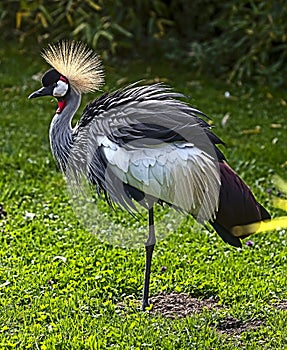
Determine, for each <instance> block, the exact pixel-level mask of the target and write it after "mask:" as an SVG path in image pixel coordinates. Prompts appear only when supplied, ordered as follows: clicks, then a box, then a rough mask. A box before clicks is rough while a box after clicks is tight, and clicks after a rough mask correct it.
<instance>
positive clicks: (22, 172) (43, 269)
mask: <svg viewBox="0 0 287 350" xmlns="http://www.w3.org/2000/svg"><path fill="white" fill-rule="evenodd" d="M39 50H40V47H35V48H34V50H33V52H31V51H30V50H29V51H27V52H25V51H21V50H20V49H19V48H18V47H17V44H14V45H13V43H12V44H11V43H10V44H6V43H3V42H2V43H1V46H0V63H1V70H0V84H1V86H0V87H1V91H2V94H1V101H0V108H1V117H0V126H1V138H0V149H1V157H0V172H1V173H0V174H1V176H0V203H1V204H2V205H3V207H4V209H5V211H6V212H7V218H6V219H5V220H4V219H3V218H2V220H0V240H1V244H0V349H49V350H50V349H69V350H71V349H75V350H76V349H77V350H78V349H109V348H112V349H170V350H172V349H184V350H186V349H197V350H198V349H220V350H221V349H285V348H286V349H287V326H286V322H287V311H285V309H287V307H286V305H287V303H286V304H285V303H284V300H285V299H287V296H286V293H287V283H286V266H287V261H286V256H287V240H286V238H287V233H286V231H285V230H280V231H279V230H278V231H275V232H269V233H266V234H260V235H255V236H253V237H251V239H252V241H253V242H254V244H253V245H246V244H245V243H243V248H242V249H235V248H232V247H230V246H228V245H226V244H225V243H224V242H223V241H222V240H221V239H220V238H219V237H218V236H217V235H216V234H215V233H213V232H211V233H210V232H208V231H207V230H206V229H205V228H203V227H201V228H200V229H199V227H198V225H194V221H193V220H192V218H184V219H183V223H182V225H180V227H179V228H178V229H177V230H176V232H174V233H172V234H169V235H167V236H166V237H165V239H163V240H160V241H159V242H158V244H157V245H156V249H155V253H154V258H153V265H152V277H151V295H152V296H155V295H157V294H158V293H160V292H165V293H170V292H177V293H187V294H189V295H190V296H191V297H194V298H197V299H200V300H205V301H206V299H208V300H209V301H210V302H212V303H213V305H214V307H211V308H208V307H204V308H203V309H202V310H199V311H200V312H197V313H191V314H190V315H188V316H187V317H184V318H177V317H175V318H170V317H166V316H165V315H163V314H162V313H160V312H159V313H158V314H153V313H148V312H145V313H143V312H141V311H139V308H138V307H139V303H138V301H139V300H140V298H141V295H142V285H143V272H144V262H145V261H144V248H143V247H142V248H134V249H132V248H127V249H125V248H122V247H116V246H113V245H111V244H109V243H108V242H101V240H100V239H99V237H98V236H97V235H93V234H91V233H90V232H88V230H86V229H85V227H84V226H82V225H81V224H80V223H79V221H78V219H77V217H76V216H75V214H74V212H73V209H72V207H71V205H70V203H69V196H68V193H67V189H66V185H65V180H64V179H63V177H62V175H61V174H60V173H59V172H58V170H57V169H56V165H55V163H54V160H53V159H52V156H51V153H50V149H49V140H48V128H49V123H50V120H51V118H52V116H53V113H54V111H55V108H56V103H55V101H53V100H52V99H49V98H43V99H37V100H33V101H29V100H28V99H27V96H28V95H29V94H30V93H31V92H33V91H34V90H35V89H38V88H39V87H40V83H39V81H37V77H38V78H39V77H40V75H39V73H43V72H44V71H45V70H46V68H47V66H46V65H45V63H44V62H43V60H42V59H41V57H40V55H39ZM105 70H106V82H107V83H106V85H105V87H104V88H103V89H104V90H113V89H115V88H118V87H119V86H122V85H123V84H127V83H129V82H134V81H136V80H139V79H142V78H144V79H146V80H147V81H154V80H164V81H167V83H168V84H170V85H172V86H173V87H174V88H176V90H178V91H180V92H183V93H185V94H186V95H188V96H189V102H190V103H191V104H192V105H194V106H195V107H197V108H199V109H201V110H203V111H204V112H205V113H206V114H208V115H209V116H211V118H212V122H213V125H214V126H215V132H216V134H217V135H218V136H220V137H221V138H223V140H224V141H225V142H226V147H225V149H224V153H225V155H226V157H227V159H228V161H229V164H230V165H231V166H232V167H233V168H234V169H235V170H236V171H237V172H238V173H239V174H240V175H241V176H242V177H243V179H244V180H245V181H246V182H247V183H248V185H249V186H250V187H251V189H252V190H253V192H254V193H255V195H256V197H257V198H258V200H259V201H260V202H261V203H262V204H263V205H265V206H266V208H267V209H269V210H270V212H271V213H272V216H273V217H274V216H280V215H282V214H283V213H282V212H280V211H279V210H276V209H273V208H272V205H271V201H270V190H272V192H273V193H274V194H275V195H276V189H274V186H273V184H272V176H273V175H274V174H279V175H281V176H283V177H285V179H286V160H287V152H286V135H287V134H286V128H287V127H286V115H287V105H286V101H287V100H285V97H286V96H285V94H284V93H285V91H283V89H282V90H275V89H272V88H269V87H268V86H241V87H237V86H230V85H225V84H223V83H220V82H217V81H214V80H208V79H205V78H201V77H198V76H196V75H195V74H193V73H192V72H190V71H189V69H188V67H178V66H173V65H172V64H171V63H169V62H166V61H165V62H161V61H160V60H159V61H154V62H151V61H150V60H148V63H146V62H145V60H144V59H142V60H135V61H133V62H129V61H125V60H123V61H122V60H119V61H118V62H114V63H112V64H111V63H109V62H105ZM226 91H229V93H230V97H229V98H226V97H225V92H226ZM92 98H94V96H92V95H89V96H85V97H84V100H83V103H82V107H81V109H82V108H83V106H84V105H85V102H87V101H88V100H91V99H92ZM227 115H228V116H229V117H227ZM224 117H225V119H224V120H227V122H226V123H225V125H222V124H224V123H222V120H223V118H224ZM102 210H104V211H105V210H106V213H107V215H111V217H112V218H114V219H116V218H117V219H118V221H120V222H121V221H122V222H125V224H126V225H128V226H130V228H131V229H133V227H134V222H133V220H132V219H130V218H129V216H128V215H127V214H126V213H123V212H120V211H119V212H112V211H111V210H110V209H109V208H108V207H105V206H104V205H103V209H102ZM158 215H160V213H159V214H158ZM141 225H142V226H143V225H146V222H145V221H144V220H143V219H142V221H141ZM163 229H164V227H161V228H160V230H163ZM163 266H166V269H163V268H162V267H163Z"/></svg>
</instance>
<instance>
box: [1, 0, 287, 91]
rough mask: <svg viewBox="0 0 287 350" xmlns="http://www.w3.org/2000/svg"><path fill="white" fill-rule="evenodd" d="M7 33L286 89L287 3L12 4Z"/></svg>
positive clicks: (65, 0)
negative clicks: (74, 42)
mask: <svg viewBox="0 0 287 350" xmlns="http://www.w3.org/2000/svg"><path fill="white" fill-rule="evenodd" d="M0 29H1V35H2V38H4V39H5V40H7V39H9V40H10V39H11V38H15V37H17V38H18V40H20V42H21V43H23V45H28V43H30V44H33V43H35V42H37V43H43V45H44V44H45V43H46V42H51V41H55V40H58V39H61V38H71V37H72V38H75V39H80V40H83V41H85V42H87V43H88V44H89V45H90V46H92V47H93V48H94V49H96V50H98V52H100V53H101V55H102V56H103V57H104V58H105V57H108V58H109V59H111V57H115V55H116V56H117V57H119V56H123V55H125V56H129V57H133V56H139V55H141V54H143V53H144V55H145V57H146V56H147V55H150V56H153V55H157V56H158V54H159V53H160V54H161V55H163V56H164V57H165V58H168V59H170V60H171V61H173V62H175V63H176V62H180V63H181V64H187V65H189V67H191V68H194V69H195V70H197V71H198V72H200V73H202V72H204V74H209V75H211V76H216V77H220V78H222V79H224V80H226V81H232V82H236V83H239V84H240V83H242V82H246V81H251V80H252V81H256V82H257V83H260V84H266V83H267V84H272V85H277V86H278V85H282V84H284V83H285V75H286V70H287V65H286V53H287V51H286V48H287V45H286V44H287V6H286V1H285V0H278V1H270V0H263V1H260V0H259V1H258V0H254V1H251V0H228V1H223V2H222V1H216V0H209V1H207V0H194V1H186V0H167V1H163V0H154V1H151V0H125V1H124V0H49V1H47V0H21V1H19V0H18V1H16V0H4V1H1V3H0Z"/></svg>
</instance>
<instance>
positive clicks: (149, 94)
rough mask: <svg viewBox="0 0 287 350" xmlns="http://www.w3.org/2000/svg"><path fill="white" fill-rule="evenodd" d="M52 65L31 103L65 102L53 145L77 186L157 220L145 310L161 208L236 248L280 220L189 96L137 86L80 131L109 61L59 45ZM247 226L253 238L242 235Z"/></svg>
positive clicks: (111, 98) (110, 100) (50, 54)
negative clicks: (81, 183) (82, 183)
mask: <svg viewBox="0 0 287 350" xmlns="http://www.w3.org/2000/svg"><path fill="white" fill-rule="evenodd" d="M42 55H43V57H44V59H45V60H46V61H47V62H48V63H49V64H50V65H51V66H52V67H53V68H51V69H50V70H48V71H47V72H46V73H45V74H44V76H43V77H42V85H43V87H42V88H41V89H39V90H37V91H35V92H34V93H32V94H31V95H30V96H29V98H35V97H41V96H47V95H48V96H54V97H55V98H56V99H57V100H58V109H57V110H56V113H55V115H54V117H53V119H52V122H51V126H50V144H51V149H52V152H53V156H54V158H55V159H56V161H57V163H58V165H59V168H60V169H61V171H63V172H64V173H65V174H67V172H69V171H70V172H71V171H72V172H73V173H74V174H76V175H75V176H77V174H79V176H81V175H80V174H82V173H83V172H84V174H85V176H86V177H87V179H88V181H89V182H90V183H91V184H92V186H94V187H95V190H96V191H97V193H98V194H99V195H103V196H104V198H105V199H106V200H107V201H108V202H109V204H111V205H113V204H114V203H116V204H117V205H118V206H119V207H121V208H123V209H126V210H128V211H129V212H130V213H134V211H135V210H136V206H135V203H136V202H138V203H140V204H141V205H142V206H144V207H145V208H146V209H147V210H148V214H149V222H148V226H149V233H148V239H147V241H146V243H145V248H146V269H145V282H144V290H143V304H142V308H143V309H145V308H146V307H147V306H148V305H149V301H148V296H149V281H150V268H151V260H152V253H153V249H154V245H155V243H156V238H155V232H154V217H153V208H154V205H155V204H156V203H160V204H162V203H167V204H168V205H170V206H173V207H174V208H175V209H176V210H179V211H180V212H185V213H188V214H191V215H193V216H194V217H195V218H196V220H197V221H198V222H200V223H202V224H206V223H210V224H211V226H212V227H213V228H214V230H215V231H216V232H217V233H218V234H219V236H220V237H221V238H222V239H223V241H225V242H227V243H229V244H230V245H232V246H235V247H241V242H240V239H242V238H245V237H246V236H248V235H250V234H252V233H254V230H255V228H254V227H256V225H255V226H254V225H250V226H244V225H248V224H251V223H257V222H258V225H260V222H261V221H262V220H266V219H269V218H270V215H269V214H268V212H267V211H266V210H265V209H264V208H263V207H262V206H261V205H260V204H259V203H258V202H257V201H256V200H255V198H254V196H253V194H252V193H251V191H250V190H249V188H248V187H247V186H246V185H245V183H244V182H243V181H242V180H241V179H240V177H239V176H238V175H237V174H236V173H235V172H234V171H233V170H232V169H231V168H230V167H229V166H228V165H227V163H226V161H225V158H224V156H223V154H222V153H221V151H220V150H219V149H218V147H217V144H222V141H221V140H220V139H219V138H218V137H217V136H215V135H214V134H213V133H212V132H211V129H210V126H209V124H208V123H207V122H206V121H204V119H202V117H205V115H204V114H203V113H202V112H200V111H199V110H197V109H195V108H192V107H191V106H189V105H188V104H186V103H184V102H182V101H181V100H180V97H182V95H181V94H178V93H175V92H172V91H171V90H170V89H169V88H167V87H166V86H164V85H162V84H151V85H139V84H134V85H130V86H128V87H126V88H124V89H121V90H117V91H115V92H112V93H110V94H103V95H102V96H101V97H99V98H98V99H96V100H94V101H93V102H91V103H90V104H89V105H87V106H86V108H85V110H84V112H83V114H82V117H81V119H80V120H79V122H78V123H77V125H76V126H75V127H74V128H72V124H71V121H72V118H73V116H74V114H75V113H76V111H77V109H78V108H79V106H80V102H81V94H83V93H87V92H92V91H95V90H97V89H98V88H99V86H100V85H101V84H102V82H103V73H102V69H101V65H100V61H99V59H98V57H97V56H96V54H95V53H94V52H93V51H92V50H90V49H89V48H87V47H86V46H85V45H84V44H82V43H77V42H73V41H72V42H69V41H61V42H59V43H57V44H53V45H49V46H48V48H47V49H46V50H44V51H43V54H42ZM71 154H73V156H71ZM238 226H240V227H243V226H244V227H252V229H248V228H247V229H246V230H245V229H243V230H242V229H241V230H239V231H236V230H234V227H238Z"/></svg>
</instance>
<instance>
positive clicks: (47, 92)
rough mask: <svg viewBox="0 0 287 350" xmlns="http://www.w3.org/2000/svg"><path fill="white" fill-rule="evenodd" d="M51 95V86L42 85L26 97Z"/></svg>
mask: <svg viewBox="0 0 287 350" xmlns="http://www.w3.org/2000/svg"><path fill="white" fill-rule="evenodd" d="M52 95H53V86H44V87H42V88H41V89H39V90H37V91H34V92H33V93H32V94H31V95H30V96H29V97H28V98H29V99H30V98H36V97H42V96H52Z"/></svg>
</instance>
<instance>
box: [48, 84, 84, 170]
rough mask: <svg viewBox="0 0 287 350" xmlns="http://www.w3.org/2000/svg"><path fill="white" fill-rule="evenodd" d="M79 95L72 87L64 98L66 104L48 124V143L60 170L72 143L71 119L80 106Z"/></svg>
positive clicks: (64, 163)
mask: <svg viewBox="0 0 287 350" xmlns="http://www.w3.org/2000/svg"><path fill="white" fill-rule="evenodd" d="M80 102H81V95H80V94H78V93H76V92H75V91H74V90H73V89H72V88H71V91H70V93H69V95H68V96H67V98H66V106H65V108H64V109H63V111H62V112H61V113H59V114H57V113H56V114H55V116H54V118H53V120H52V122H51V125H50V145H51V150H52V153H53V156H54V158H55V159H56V161H57V163H58V165H59V167H60V169H61V171H65V169H66V166H67V163H68V160H69V156H70V152H71V148H72V145H73V129H72V125H71V121H72V119H73V116H74V114H75V113H76V111H77V109H78V108H79V106H80Z"/></svg>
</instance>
